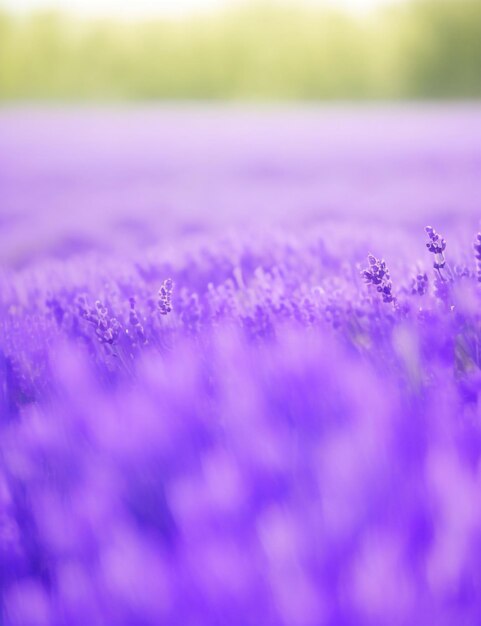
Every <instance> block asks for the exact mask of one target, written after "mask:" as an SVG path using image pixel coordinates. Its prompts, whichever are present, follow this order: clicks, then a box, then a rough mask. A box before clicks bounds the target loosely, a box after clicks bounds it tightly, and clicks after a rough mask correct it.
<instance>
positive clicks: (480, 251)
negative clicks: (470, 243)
mask: <svg viewBox="0 0 481 626" xmlns="http://www.w3.org/2000/svg"><path fill="white" fill-rule="evenodd" d="M474 251H475V258H476V275H477V277H478V282H480V283H481V233H478V234H477V236H476V239H475V241H474Z"/></svg>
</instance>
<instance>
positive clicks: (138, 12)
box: [0, 0, 400, 18]
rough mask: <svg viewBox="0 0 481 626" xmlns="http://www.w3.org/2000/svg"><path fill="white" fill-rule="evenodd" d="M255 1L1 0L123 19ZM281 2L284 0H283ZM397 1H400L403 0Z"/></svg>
mask: <svg viewBox="0 0 481 626" xmlns="http://www.w3.org/2000/svg"><path fill="white" fill-rule="evenodd" d="M253 1H255V0H0V6H4V7H6V8H8V9H12V10H15V11H20V12H24V11H29V10H32V9H43V8H57V9H62V10H67V11H69V12H74V13H80V14H83V15H110V16H112V15H117V16H119V17H123V18H137V17H149V16H172V17H175V16H182V15H186V14H188V13H193V12H203V11H209V10H212V9H215V8H218V7H228V6H231V5H243V4H249V3H252V2H253ZM271 1H272V0H271ZM274 1H275V0H274ZM278 1H279V2H282V1H283V0H278ZM284 1H285V0H284ZM292 1H293V0H291V2H292ZM395 1H396V0H295V3H296V4H297V3H299V4H301V3H303V4H311V5H312V4H314V5H316V4H321V3H322V4H329V5H331V6H337V7H342V8H347V9H352V10H354V11H361V12H364V11H369V10H371V9H374V8H376V7H379V6H383V5H387V4H392V3H393V2H395ZM397 1H398V2H399V1H400V0H397Z"/></svg>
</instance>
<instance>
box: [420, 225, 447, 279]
mask: <svg viewBox="0 0 481 626" xmlns="http://www.w3.org/2000/svg"><path fill="white" fill-rule="evenodd" d="M424 230H425V231H426V233H427V235H428V237H429V241H428V242H427V243H426V248H427V249H428V250H429V252H432V254H434V265H433V267H434V269H435V270H440V269H442V268H443V267H444V266H445V265H446V259H445V258H444V254H443V253H444V251H445V250H446V240H445V239H444V237H442V236H441V235H439V234H438V233H437V232H436V231H435V230H434V228H433V227H432V226H426V228H425V229H424Z"/></svg>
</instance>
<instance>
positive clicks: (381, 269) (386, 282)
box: [361, 254, 394, 303]
mask: <svg viewBox="0 0 481 626" xmlns="http://www.w3.org/2000/svg"><path fill="white" fill-rule="evenodd" d="M367 260H368V263H369V267H367V268H366V269H365V270H363V271H362V272H361V274H362V276H363V278H364V282H365V283H366V284H367V285H374V286H375V287H376V290H377V291H378V292H379V293H380V294H381V296H382V299H383V302H387V303H389V302H393V301H394V296H393V295H392V283H391V279H390V276H389V270H388V268H387V266H386V261H383V260H380V259H376V257H375V256H373V255H372V254H368V257H367Z"/></svg>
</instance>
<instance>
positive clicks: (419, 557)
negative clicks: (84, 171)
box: [0, 226, 481, 626]
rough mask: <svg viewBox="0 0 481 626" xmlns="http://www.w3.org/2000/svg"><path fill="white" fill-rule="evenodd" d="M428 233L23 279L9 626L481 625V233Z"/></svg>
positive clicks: (10, 491) (4, 543) (13, 308)
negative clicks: (421, 244)
mask: <svg viewBox="0 0 481 626" xmlns="http://www.w3.org/2000/svg"><path fill="white" fill-rule="evenodd" d="M426 230H427V236H428V242H427V252H426V257H429V256H431V254H432V255H433V256H432V263H431V264H433V265H434V267H432V268H431V269H428V264H430V261H429V258H423V255H422V251H421V250H420V251H419V252H420V254H419V257H420V261H419V263H417V262H416V260H414V262H413V253H412V252H410V251H409V246H410V245H411V243H412V240H413V235H412V233H405V234H398V235H391V237H392V239H390V235H389V234H386V233H384V232H375V233H374V234H373V232H370V233H369V236H368V237H367V240H364V238H363V235H362V233H360V232H356V233H355V234H354V235H352V234H349V233H348V235H347V236H344V235H343V234H342V233H341V232H340V229H339V227H338V226H337V227H332V230H331V232H329V231H328V228H327V227H326V229H324V231H323V233H322V234H321V235H319V234H318V233H316V232H305V231H299V232H298V233H296V234H292V235H291V236H289V237H287V236H285V235H280V236H277V235H275V234H271V235H270V236H269V237H267V238H262V237H259V238H257V239H256V238H255V237H253V238H251V237H247V236H246V237H238V238H234V239H230V240H226V241H218V242H217V243H213V242H212V241H209V240H207V241H204V242H202V241H199V242H197V243H196V244H195V245H190V246H188V247H187V245H186V247H185V248H184V249H178V250H176V251H175V253H172V252H170V251H158V250H153V251H151V252H146V253H144V254H142V255H141V256H140V257H139V258H132V259H130V260H128V261H127V260H125V259H122V260H119V259H118V258H114V257H113V256H110V257H105V256H104V257H102V256H94V255H92V256H89V257H85V258H74V257H72V258H71V259H69V260H67V261H65V262H64V263H63V264H60V263H59V262H47V261H45V262H44V263H43V264H38V265H37V266H33V267H28V268H26V269H25V270H23V271H22V272H19V271H17V272H12V271H5V272H4V273H3V275H2V278H1V285H0V292H1V305H0V306H1V307H2V309H1V321H0V341H1V344H0V345H1V350H2V351H1V354H0V359H1V362H0V368H1V374H2V378H1V380H2V386H1V389H0V394H1V395H0V410H1V416H2V417H1V423H0V429H1V430H0V435H1V443H0V468H1V474H0V505H1V506H0V560H1V563H2V568H1V569H0V590H1V594H2V597H1V599H2V604H1V611H2V612H1V614H0V615H1V620H0V623H2V624H3V623H5V624H6V625H8V626H10V625H12V626H13V625H18V626H30V625H32V626H37V625H38V626H40V625H41V626H47V625H48V626H51V625H53V626H55V625H57V624H58V625H59V626H60V625H62V626H63V625H67V624H69V625H70V624H79V625H80V624H82V625H83V624H93V625H97V624H98V625H103V624H115V625H116V626H117V625H119V626H122V625H124V624H125V625H126V626H127V625H137V624H139V625H144V624H145V625H147V626H149V625H152V626H153V625H154V624H155V625H158V624H166V625H167V624H168V625H169V626H170V625H174V624H199V625H204V624H205V625H209V626H211V625H216V624H219V626H221V625H224V624H239V625H240V624H242V625H243V626H245V625H250V624H252V625H255V624H263V625H267V626H268V625H269V624H272V625H277V624H279V625H281V624H285V625H286V626H290V625H294V626H296V625H299V626H310V625H312V626H317V625H319V624H329V625H330V624H332V625H334V624H336V625H344V624H345V625H346V626H347V625H351V624H352V625H354V624H356V625H358V624H386V623H389V624H426V623H436V624H453V625H454V624H459V623H466V624H474V623H477V620H478V619H479V616H480V614H481V575H480V573H479V568H478V567H477V563H478V562H479V558H480V557H481V505H480V504H479V496H478V493H479V488H480V486H481V485H480V481H481V473H480V471H481V466H480V458H481V428H480V418H481V413H480V406H479V401H478V397H479V392H480V390H481V376H480V375H479V368H480V365H481V361H480V359H481V354H480V340H481V328H480V312H479V311H480V305H481V289H480V279H481V235H478V236H477V238H476V240H475V242H474V249H473V248H472V247H471V248H469V247H466V246H464V247H459V248H457V247H456V243H455V242H454V241H452V242H451V241H449V242H448V243H449V247H448V248H447V249H446V241H445V240H444V239H443V238H442V237H440V236H439V235H438V234H437V233H436V232H435V231H434V229H432V228H428V229H426ZM396 236H398V237H399V240H395V238H396ZM368 243H369V246H370V248H367V247H366V246H367V244H368ZM383 246H384V247H385V248H386V249H387V251H388V252H389V255H387V256H388V258H389V266H390V269H391V272H390V271H389V270H388V267H387V263H386V262H385V261H381V260H378V259H377V258H376V257H375V256H373V255H369V256H368V264H367V268H366V269H363V265H362V264H361V259H362V258H363V257H364V258H365V256H366V250H368V249H372V250H382V249H383ZM451 251H452V252H451Z"/></svg>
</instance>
